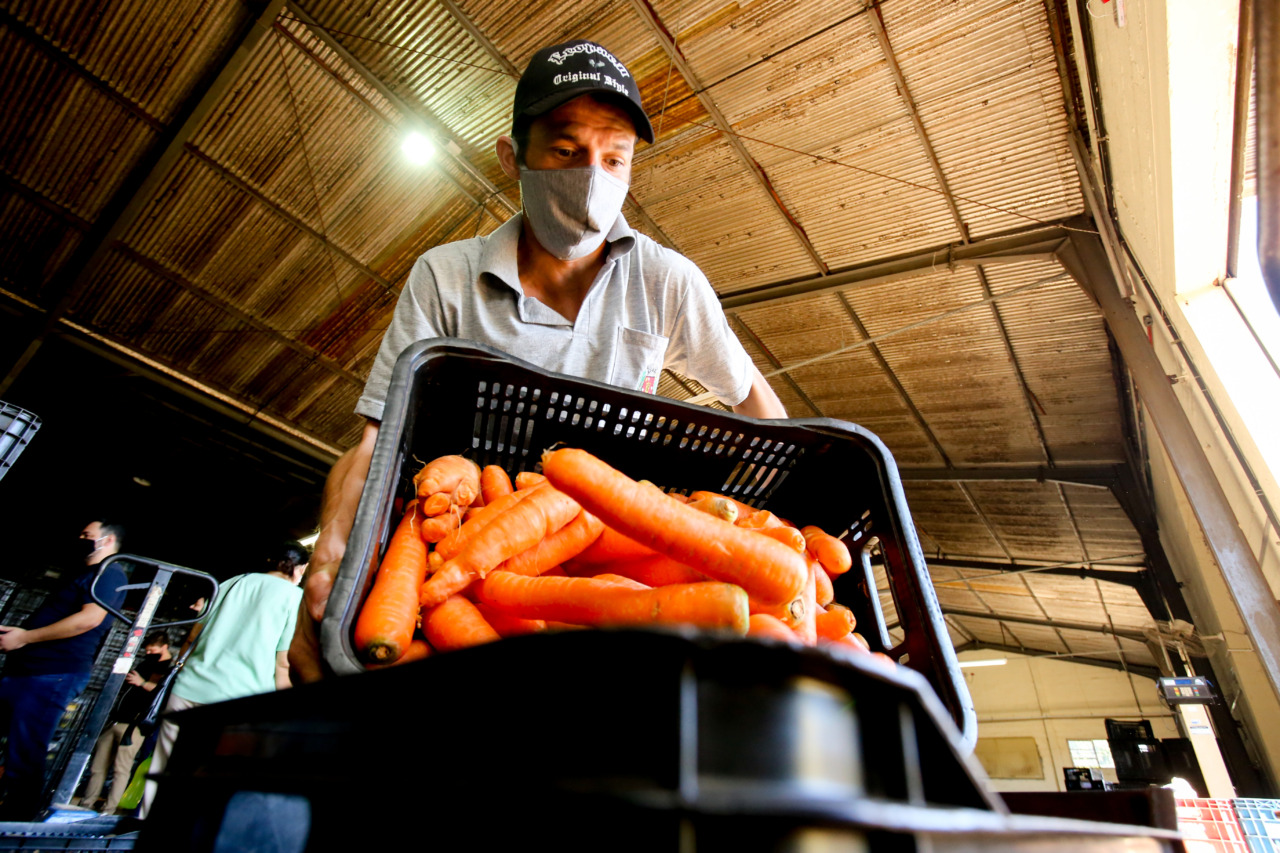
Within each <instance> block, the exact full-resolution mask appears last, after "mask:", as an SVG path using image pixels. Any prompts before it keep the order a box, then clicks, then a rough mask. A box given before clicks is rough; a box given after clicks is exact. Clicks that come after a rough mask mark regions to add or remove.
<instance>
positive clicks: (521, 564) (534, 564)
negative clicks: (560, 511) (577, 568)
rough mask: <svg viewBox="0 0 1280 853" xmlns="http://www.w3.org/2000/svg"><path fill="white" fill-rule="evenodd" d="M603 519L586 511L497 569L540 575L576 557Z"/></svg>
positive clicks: (595, 535) (602, 525) (602, 526)
mask: <svg viewBox="0 0 1280 853" xmlns="http://www.w3.org/2000/svg"><path fill="white" fill-rule="evenodd" d="M603 529H604V522H602V521H601V520H600V519H598V518H596V517H595V516H594V515H592V514H591V513H589V512H587V511H586V510H582V511H581V512H579V513H578V514H577V515H575V516H574V517H573V520H572V521H570V522H569V523H568V524H566V525H565V526H564V527H561V528H560V529H559V530H557V531H555V532H554V533H552V534H551V535H550V536H547V537H546V538H545V539H542V540H541V541H540V542H538V543H537V544H536V545H534V546H533V547H532V548H529V549H528V550H526V551H522V552H521V553H519V554H516V555H515V556H513V557H510V558H509V559H507V560H506V561H504V562H503V563H502V565H501V566H499V567H498V568H499V569H501V570H502V571H504V572H515V573H516V574H518V575H540V574H542V573H543V572H545V571H546V570H547V569H550V568H552V567H553V566H558V565H560V564H561V563H563V562H564V561H565V560H571V559H573V558H574V557H576V556H578V555H579V554H581V553H582V552H583V550H585V549H586V548H587V546H589V545H590V544H591V543H592V542H594V541H595V540H596V537H597V536H599V535H600V531H601V530H603Z"/></svg>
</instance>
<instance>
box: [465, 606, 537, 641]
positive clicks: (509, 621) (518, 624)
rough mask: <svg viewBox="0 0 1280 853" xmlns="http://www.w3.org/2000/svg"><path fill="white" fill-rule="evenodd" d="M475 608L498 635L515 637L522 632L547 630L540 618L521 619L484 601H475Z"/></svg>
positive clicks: (534, 632)
mask: <svg viewBox="0 0 1280 853" xmlns="http://www.w3.org/2000/svg"><path fill="white" fill-rule="evenodd" d="M475 604H476V609H477V610H479V611H480V615H481V616H483V617H484V621H486V622H488V623H489V624H490V625H491V626H492V627H493V630H495V631H497V632H498V636H500V637H517V636H520V635H522V634H537V633H539V632H541V631H545V630H547V623H546V622H544V621H543V620H541V619H521V618H520V617H519V616H508V615H507V614H505V613H503V612H502V611H501V610H498V609H497V608H496V607H492V606H490V605H488V604H485V603H484V602H482V601H480V602H476V603H475Z"/></svg>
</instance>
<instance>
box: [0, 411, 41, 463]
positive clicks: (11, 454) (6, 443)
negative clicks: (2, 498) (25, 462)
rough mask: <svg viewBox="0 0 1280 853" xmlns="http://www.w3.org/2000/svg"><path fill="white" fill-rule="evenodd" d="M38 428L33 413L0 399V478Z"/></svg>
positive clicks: (38, 423)
mask: <svg viewBox="0 0 1280 853" xmlns="http://www.w3.org/2000/svg"><path fill="white" fill-rule="evenodd" d="M38 429H40V418H39V417H37V416H36V415H35V414H34V413H32V412H28V411H27V410H26V409H20V408H18V407H17V406H14V405H12V404H10V403H6V402H4V401H3V400H0V478H3V477H4V475H5V474H7V473H9V469H10V468H12V467H13V463H14V462H16V461H17V459H18V457H19V456H21V455H22V451H24V450H26V449H27V445H28V444H30V443H31V439H32V438H34V437H35V434H36V431H37V430H38Z"/></svg>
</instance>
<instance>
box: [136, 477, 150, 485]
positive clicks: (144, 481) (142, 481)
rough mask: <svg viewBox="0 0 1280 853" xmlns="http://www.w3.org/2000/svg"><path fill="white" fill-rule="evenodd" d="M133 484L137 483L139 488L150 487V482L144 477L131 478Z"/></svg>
mask: <svg viewBox="0 0 1280 853" xmlns="http://www.w3.org/2000/svg"><path fill="white" fill-rule="evenodd" d="M133 482H135V483H137V484H138V485H139V486H150V485H151V481H150V480H148V479H147V478H145V477H134V478H133Z"/></svg>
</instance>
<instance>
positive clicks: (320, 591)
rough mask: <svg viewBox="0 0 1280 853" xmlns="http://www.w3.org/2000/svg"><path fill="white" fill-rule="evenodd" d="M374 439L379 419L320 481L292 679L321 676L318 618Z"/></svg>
mask: <svg viewBox="0 0 1280 853" xmlns="http://www.w3.org/2000/svg"><path fill="white" fill-rule="evenodd" d="M377 440H378V424H377V423H376V422H374V421H369V422H368V423H367V424H365V428H364V434H363V435H361V436H360V443H359V444H357V445H356V446H355V447H353V448H351V449H350V450H348V451H347V452H346V453H344V454H342V456H341V457H339V459H338V461H337V462H335V463H334V465H333V470H332V471H330V472H329V478H328V479H327V480H326V481H325V484H324V500H323V503H322V506H321V508H320V538H319V539H317V540H316V547H315V550H314V551H313V552H312V554H311V563H310V564H309V565H308V566H307V574H306V577H305V578H303V580H302V604H301V605H300V606H299V609H298V623H297V627H296V628H295V629H294V632H293V642H292V643H291V644H290V646H289V666H290V668H291V669H292V670H293V672H294V674H295V675H296V676H297V678H296V679H295V680H296V681H301V682H308V681H318V680H320V679H321V678H322V677H323V676H324V666H323V662H322V661H321V657H320V620H321V619H322V618H324V612H325V610H326V609H327V608H328V606H329V593H330V592H332V591H333V581H334V578H336V577H337V576H338V567H339V566H341V565H342V555H343V554H345V553H346V550H347V537H348V536H350V535H351V525H352V524H353V523H355V517H356V507H357V506H358V505H359V503H360V492H361V491H362V490H363V489H364V481H365V478H366V477H367V476H368V475H369V460H370V459H372V458H373V446H374V444H375V443H377Z"/></svg>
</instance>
